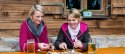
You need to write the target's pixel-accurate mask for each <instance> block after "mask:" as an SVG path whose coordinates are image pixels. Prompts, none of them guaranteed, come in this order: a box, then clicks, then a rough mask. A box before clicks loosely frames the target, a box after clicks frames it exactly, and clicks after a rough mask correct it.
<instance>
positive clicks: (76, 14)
mask: <svg viewBox="0 0 125 54" xmlns="http://www.w3.org/2000/svg"><path fill="white" fill-rule="evenodd" d="M69 14H70V15H72V17H74V18H82V16H81V13H80V11H79V10H77V9H75V8H72V9H71V10H70V12H69ZM69 14H68V15H69Z"/></svg>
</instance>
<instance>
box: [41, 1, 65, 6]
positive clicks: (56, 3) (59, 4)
mask: <svg viewBox="0 0 125 54" xmlns="http://www.w3.org/2000/svg"><path fill="white" fill-rule="evenodd" d="M40 4H41V5H43V6H62V7H63V6H64V3H63V2H41V3H40Z"/></svg>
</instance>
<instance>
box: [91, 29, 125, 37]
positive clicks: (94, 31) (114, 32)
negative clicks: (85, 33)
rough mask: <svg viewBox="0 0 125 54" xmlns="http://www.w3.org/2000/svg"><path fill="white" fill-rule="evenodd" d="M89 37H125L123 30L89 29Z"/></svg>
mask: <svg viewBox="0 0 125 54" xmlns="http://www.w3.org/2000/svg"><path fill="white" fill-rule="evenodd" d="M89 33H90V35H125V29H124V28H89Z"/></svg>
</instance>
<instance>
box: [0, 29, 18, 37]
mask: <svg viewBox="0 0 125 54" xmlns="http://www.w3.org/2000/svg"><path fill="white" fill-rule="evenodd" d="M17 36H19V30H0V37H17Z"/></svg>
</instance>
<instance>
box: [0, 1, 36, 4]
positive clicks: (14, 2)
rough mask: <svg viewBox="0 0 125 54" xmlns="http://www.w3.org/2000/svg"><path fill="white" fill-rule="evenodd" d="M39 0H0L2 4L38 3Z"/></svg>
mask: <svg viewBox="0 0 125 54" xmlns="http://www.w3.org/2000/svg"><path fill="white" fill-rule="evenodd" d="M36 1H37V0H0V4H36Z"/></svg>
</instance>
